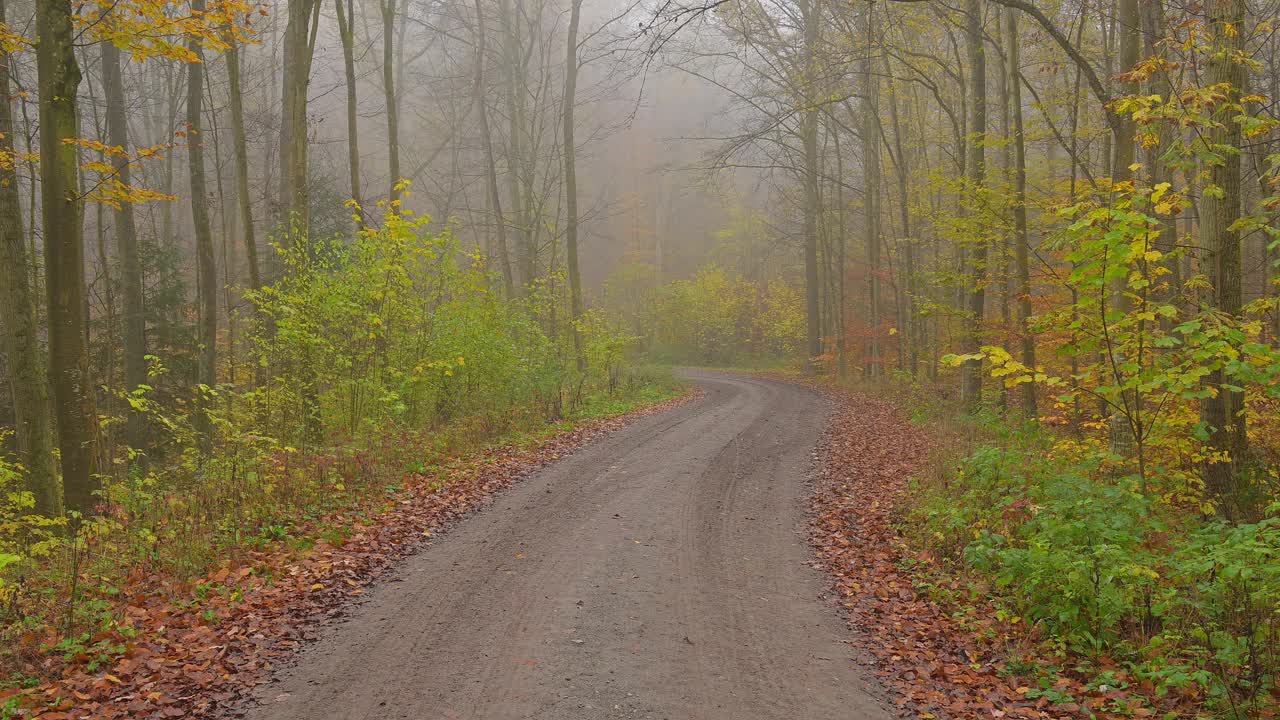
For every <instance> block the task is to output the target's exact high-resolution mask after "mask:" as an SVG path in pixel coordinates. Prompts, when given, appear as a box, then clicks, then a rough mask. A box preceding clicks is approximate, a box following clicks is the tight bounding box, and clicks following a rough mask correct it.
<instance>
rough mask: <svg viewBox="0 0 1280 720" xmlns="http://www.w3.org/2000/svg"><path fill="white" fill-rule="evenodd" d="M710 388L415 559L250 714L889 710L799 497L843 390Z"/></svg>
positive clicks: (716, 380)
mask: <svg viewBox="0 0 1280 720" xmlns="http://www.w3.org/2000/svg"><path fill="white" fill-rule="evenodd" d="M688 375H689V377H690V378H691V379H693V380H694V381H695V382H697V383H698V384H699V385H700V386H701V387H702V388H703V389H704V390H705V391H706V395H705V397H704V398H703V399H701V400H699V401H697V402H693V403H689V404H686V405H683V406H680V407H677V408H676V409H674V410H672V411H670V412H668V413H664V414H662V415H658V416H655V417H651V418H647V419H644V420H641V421H639V422H637V423H635V424H634V425H632V426H630V427H628V428H625V429H623V430H621V431H619V432H617V433H615V434H613V435H611V436H609V437H607V438H605V439H603V440H601V441H599V442H597V443H594V444H592V445H591V446H589V447H587V448H584V449H583V450H581V451H580V452H578V453H575V454H574V455H572V456H570V457H568V458H566V459H564V460H561V461H560V462H558V463H556V464H554V465H552V466H549V467H547V468H544V469H543V470H540V471H538V472H537V473H535V474H533V475H532V476H530V477H528V478H526V479H525V480H524V481H522V482H521V483H520V484H519V485H517V486H516V487H514V488H513V489H511V490H510V491H508V492H507V493H505V494H504V495H503V496H502V497H501V498H500V499H499V500H498V501H497V502H495V503H493V504H492V505H491V506H490V507H488V508H486V509H484V510H482V511H480V512H478V513H476V514H475V515H474V516H473V517H471V518H469V519H468V520H467V521H466V522H464V523H462V524H461V525H459V526H458V527H457V528H455V529H454V530H452V531H450V532H449V533H448V534H447V535H445V536H444V537H443V538H441V539H439V540H437V541H436V542H435V543H434V544H433V546H432V547H429V548H426V549H424V550H423V552H421V553H419V554H417V555H415V556H413V557H411V558H409V559H408V560H406V561H405V562H404V564H403V566H402V568H401V569H400V572H399V573H398V575H397V577H396V578H395V580H394V581H391V582H385V583H382V584H381V585H379V586H377V587H376V588H375V589H374V590H373V591H372V592H371V593H370V595H371V597H370V599H369V601H368V602H367V603H366V604H364V605H362V606H360V607H359V608H357V609H356V610H355V611H354V612H353V613H352V615H351V616H350V617H349V618H348V619H347V620H345V621H344V622H342V623H339V624H337V625H335V626H333V627H330V628H328V629H327V630H326V631H325V632H324V633H322V637H321V639H320V641H319V642H317V643H316V644H315V645H313V646H311V647H310V648H308V649H307V650H306V651H304V653H303V654H302V655H301V657H300V659H299V662H298V663H297V665H296V666H295V667H293V668H290V669H288V670H286V671H284V672H282V673H281V675H280V678H279V679H278V680H277V681H276V682H274V683H272V684H270V685H268V686H264V687H263V688H261V689H260V692H259V693H258V699H259V701H260V702H261V705H260V706H259V707H257V708H255V709H253V710H251V711H250V713H249V717H250V718H251V719H252V720H303V719H304V718H305V719H306V720H311V719H313V718H326V719H332V720H357V719H360V720H363V719H372V718H378V719H379V720H382V719H384V718H416V719H435V718H440V719H445V718H466V719H468V720H507V719H513V720H514V719H515V718H522V719H523V718H529V719H537V720H553V719H554V720H579V719H581V720H585V719H586V718H614V717H617V718H649V719H654V720H657V719H667V720H677V719H685V718H688V719H691V720H692V719H695V718H696V719H698V720H729V719H730V718H732V719H733V720H746V719H750V720H770V719H777V720H784V719H785V720H793V719H801V718H803V719H806V720H822V719H825V718H855V719H858V720H862V719H866V720H886V719H887V718H889V717H890V714H889V713H888V712H887V711H886V710H884V709H883V708H882V707H881V706H880V705H879V704H878V703H877V702H876V700H875V699H874V698H873V696H872V695H871V693H870V692H869V691H868V690H867V689H866V684H867V682H868V681H867V680H866V677H865V675H864V673H863V671H862V670H861V669H860V668H859V667H857V666H856V664H855V663H854V660H853V657H852V653H851V651H850V649H849V647H848V646H847V645H845V644H844V643H843V638H844V637H845V636H846V631H845V630H844V627H843V623H842V622H841V620H840V619H839V617H838V615H837V614H836V613H834V612H832V611H831V609H830V608H828V607H825V606H824V605H823V603H822V602H821V601H820V600H819V597H820V596H821V594H822V593H823V591H824V581H823V579H822V577H821V576H820V575H819V573H817V572H816V571H814V570H813V569H812V568H810V567H809V563H810V562H811V555H810V554H809V550H808V548H807V546H806V537H807V527H808V526H807V520H806V517H805V514H804V507H805V502H806V497H807V495H808V492H809V490H808V485H807V483H806V479H807V477H808V475H809V473H810V471H811V465H812V457H813V451H814V447H815V444H816V441H817V438H818V435H819V433H820V431H821V428H822V426H823V423H824V420H825V417H826V414H827V403H826V401H825V400H823V399H822V398H821V397H820V396H818V395H817V394H816V393H814V392H812V391H810V390H808V389H805V388H801V387H798V386H794V385H789V384H786V383H779V382H774V381H770V380H762V379H756V378H745V377H737V376H728V375H722V374H716V373H708V372H690V373H688Z"/></svg>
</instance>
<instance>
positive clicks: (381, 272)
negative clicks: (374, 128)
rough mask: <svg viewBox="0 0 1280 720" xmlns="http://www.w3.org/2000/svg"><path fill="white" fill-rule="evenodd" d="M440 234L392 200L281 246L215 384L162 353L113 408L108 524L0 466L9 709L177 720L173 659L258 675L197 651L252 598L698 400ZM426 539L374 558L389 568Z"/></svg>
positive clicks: (19, 470) (224, 675) (617, 337)
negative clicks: (343, 233) (189, 375)
mask: <svg viewBox="0 0 1280 720" xmlns="http://www.w3.org/2000/svg"><path fill="white" fill-rule="evenodd" d="M429 223H430V220H429V219H427V218H425V217H424V218H421V219H419V218H412V217H411V216H410V215H409V214H408V213H403V214H402V213H399V212H395V211H391V212H388V214H387V215H386V217H385V218H384V220H383V222H382V224H381V226H379V227H376V228H373V227H370V228H367V229H366V230H364V231H362V232H360V233H358V234H357V235H356V236H355V237H354V238H351V239H340V240H334V241H323V240H322V241H312V240H310V239H309V238H306V237H302V236H300V235H296V236H294V237H290V238H288V239H287V242H285V243H282V244H281V245H279V246H278V248H279V262H280V264H281V265H283V266H284V267H285V268H286V272H284V273H282V276H281V277H280V278H279V279H278V280H277V281H276V282H274V283H273V284H271V285H264V286H262V287H261V288H260V289H258V290H253V291H248V292H247V293H246V294H247V296H248V297H249V299H250V300H251V301H252V307H251V309H250V310H249V311H248V313H246V316H245V317H241V318H240V319H239V327H240V328H243V330H242V333H243V334H242V336H241V337H240V338H235V337H234V335H232V336H227V337H223V338H220V343H219V344H220V345H221V346H222V349H223V350H224V355H223V357H225V358H227V359H226V360H225V361H224V364H223V365H222V367H220V368H219V372H218V377H219V378H220V382H219V383H218V384H217V385H214V386H210V385H197V386H196V387H195V389H194V392H193V391H192V390H191V389H190V385H189V384H188V383H187V381H186V380H185V379H184V378H181V377H179V378H173V377H172V375H171V371H170V369H169V368H168V367H166V366H165V364H164V361H162V359H161V358H159V357H157V356H151V357H150V358H149V362H150V367H151V370H150V376H149V378H148V382H147V383H146V384H143V385H140V386H139V387H137V388H136V389H134V390H133V391H131V392H128V393H123V392H121V393H119V394H118V395H117V396H116V397H115V398H114V400H115V402H112V403H108V404H107V405H106V407H107V408H109V409H112V408H114V409H115V411H116V412H115V413H112V412H110V411H108V412H107V414H105V415H103V416H102V418H101V426H102V436H101V438H102V441H101V444H100V447H99V448H98V452H99V453H100V454H101V456H102V462H101V465H100V467H101V468H102V470H101V471H100V472H99V473H98V474H97V475H96V476H95V478H94V479H95V482H96V483H97V485H98V487H97V488H96V489H95V490H94V497H95V498H96V500H95V505H94V507H93V508H92V512H91V513H79V512H69V513H67V514H65V515H61V516H57V517H52V518H51V517H48V516H45V515H42V514H38V513H33V512H30V509H31V508H32V507H33V506H35V504H36V502H37V500H36V495H37V492H35V491H33V485H32V484H31V478H30V476H29V475H28V473H27V472H26V469H25V468H23V467H22V466H20V465H17V464H16V463H11V462H9V461H5V462H4V463H3V464H0V491H3V493H4V497H5V502H4V503H0V708H3V710H0V717H9V716H12V715H14V714H15V713H17V712H19V709H20V708H24V709H23V710H22V712H26V711H27V710H37V709H43V710H45V711H47V712H46V713H45V714H43V715H40V717H44V718H57V717H60V716H61V715H58V714H57V713H65V712H67V711H66V709H65V707H71V706H74V705H75V704H76V703H78V702H94V703H98V704H97V705H95V706H94V709H93V712H107V710H108V709H110V711H111V712H115V713H116V715H115V716H118V717H143V716H151V715H150V714H142V715H140V714H131V713H134V712H135V711H136V712H142V711H141V710H138V709H137V707H135V701H136V702H142V703H143V704H144V705H146V706H147V708H146V710H147V713H159V715H156V716H157V717H167V716H170V714H171V713H168V711H172V710H177V709H178V708H183V707H185V704H186V703H187V701H189V700H190V698H191V697H193V696H191V695H190V694H189V696H188V697H187V698H186V700H183V699H182V698H181V697H180V696H177V695H174V694H173V693H172V692H170V691H168V690H164V689H157V690H151V689H149V688H150V685H149V683H155V682H159V683H161V684H163V682H164V678H165V677H166V674H171V673H174V672H178V673H179V674H181V675H186V676H190V677H189V678H188V681H187V682H188V685H187V686H184V687H187V690H190V689H191V687H192V686H190V682H195V683H196V685H198V686H200V689H201V693H202V694H201V697H202V698H203V700H202V702H205V703H207V702H209V698H210V697H212V696H211V695H210V691H211V689H214V688H216V686H218V685H219V683H223V682H229V680H228V678H230V677H231V676H233V675H235V674H237V673H238V672H240V671H241V670H242V669H245V668H241V667H240V666H239V665H237V664H236V662H235V660H234V659H233V658H226V657H224V656H223V655H222V654H219V655H218V656H217V657H215V658H210V657H207V656H205V655H201V654H199V653H198V650H199V647H193V646H192V643H195V644H197V645H200V644H201V643H207V644H208V646H209V647H215V648H216V647H222V648H224V649H225V648H226V647H228V646H227V645H226V644H225V643H222V642H220V641H219V642H215V641H214V640H213V639H212V638H215V637H218V638H222V637H224V636H225V637H230V636H238V634H239V633H243V632H248V630H247V629H246V626H244V625H243V624H239V620H237V618H242V617H243V616H244V613H246V612H248V613H250V614H252V613H254V612H257V611H256V610H254V609H253V608H254V607H256V606H252V605H249V606H246V605H244V604H243V603H245V602H246V601H245V598H246V597H247V595H246V593H248V592H249V588H250V587H254V588H258V589H261V588H263V587H274V586H275V585H276V584H277V583H279V582H292V581H293V580H294V579H295V578H296V576H297V574H298V568H299V567H300V566H304V565H309V564H311V563H314V562H316V559H315V558H316V557H317V553H319V554H321V555H324V554H326V553H333V552H341V549H342V548H344V547H346V546H347V544H348V543H350V542H351V541H352V539H353V538H357V537H367V536H368V534H369V533H368V528H370V527H380V526H381V524H382V523H383V522H384V520H383V516H384V515H385V514H387V513H389V512H391V513H396V512H399V511H400V510H402V509H406V510H414V509H415V508H417V511H415V512H414V513H410V514H411V515H414V517H413V518H410V519H411V520H413V522H416V523H417V524H416V525H415V526H414V527H416V531H417V532H418V533H419V534H421V532H423V531H424V530H425V529H427V528H428V527H430V526H432V525H435V524H437V523H439V522H441V521H442V520H444V519H447V517H449V516H452V515H454V514H457V513H458V512H461V510H464V509H466V508H467V507H470V506H472V505H473V504H475V503H476V502H478V501H480V500H481V499H482V498H483V496H486V495H487V494H489V493H491V492H493V491H495V490H496V489H500V487H501V486H503V484H504V483H508V482H510V481H511V479H512V478H514V477H516V476H518V475H519V474H521V473H522V472H524V471H526V470H527V469H529V468H531V467H535V466H536V465H538V464H541V463H543V462H547V461H549V460H551V459H554V458H555V457H558V455H559V454H560V453H562V452H564V451H567V450H568V449H570V448H571V447H572V446H573V445H574V444H575V443H577V442H580V441H582V440H583V439H584V438H585V437H588V436H591V435H593V434H595V433H598V432H599V431H600V430H601V429H603V428H608V427H613V426H616V423H612V421H611V419H612V418H619V417H622V416H625V415H627V414H628V413H634V412H636V411H638V410H641V409H643V408H646V407H651V406H655V405H659V404H661V403H663V402H665V401H668V400H670V399H672V398H674V397H677V396H680V395H681V394H683V393H684V392H685V390H684V387H683V386H682V385H681V384H680V383H679V382H677V381H676V380H675V378H674V377H673V376H672V375H671V373H670V372H669V371H668V370H665V369H662V368H658V367H649V366H641V365H637V364H636V363H635V362H634V361H633V360H632V359H631V358H632V355H633V353H632V352H631V351H630V349H629V348H631V347H632V345H634V342H635V339H634V338H631V337H629V336H627V335H625V334H623V333H621V332H620V331H618V330H616V329H615V327H614V326H613V325H611V324H610V323H608V322H606V321H605V320H604V318H603V317H602V316H601V315H599V314H598V313H592V312H586V313H583V314H582V315H581V316H580V317H579V318H578V319H577V321H576V322H573V323H567V322H565V320H564V319H563V318H561V319H560V320H558V321H557V319H556V317H555V314H556V311H557V309H558V307H559V306H558V303H559V302H560V297H559V293H562V292H563V288H564V286H563V283H561V284H560V285H559V286H558V287H557V285H556V278H554V277H553V278H550V279H549V280H548V281H547V283H544V284H540V285H539V286H537V287H532V288H530V289H529V290H528V292H527V293H526V294H525V295H524V296H523V297H522V298H520V299H518V300H514V301H508V300H506V299H504V298H502V297H501V296H499V295H498V294H496V293H494V292H492V291H491V290H490V287H491V284H490V277H489V274H488V270H487V269H486V268H485V266H484V263H483V260H482V259H481V258H480V257H479V256H478V255H475V254H471V253H468V252H466V251H465V250H464V249H463V248H461V247H460V246H459V244H458V243H457V242H456V241H455V240H454V238H453V237H452V235H451V234H450V233H449V232H448V231H447V230H446V231H443V232H441V231H439V230H436V229H434V228H430V227H429ZM232 327H233V328H235V327H236V325H235V324H233V325H232ZM233 343H237V344H238V347H237V345H235V344H233ZM177 374H180V373H177ZM135 423H136V424H139V425H142V426H144V427H145V437H146V438H147V440H146V443H145V445H134V444H132V443H131V442H130V441H129V438H130V437H137V435H134V434H132V432H134V431H135V428H134V427H133V425H134V424H135ZM611 423H612V424H611ZM34 489H35V490H38V486H36V487H35V488H34ZM423 498H426V500H425V501H423V500H422V499H423ZM420 501H423V502H426V505H423V506H419V505H418V504H415V503H419V502H420ZM402 506H403V507H402ZM441 513H443V514H441ZM401 535H403V533H401ZM413 539H415V538H413V537H399V538H398V539H396V540H394V541H393V542H376V543H374V544H373V545H372V546H370V545H368V543H367V542H365V543H363V544H358V545H356V546H355V547H356V548H357V550H356V554H357V555H359V556H360V557H361V558H362V559H361V560H360V562H361V563H362V564H363V565H362V567H363V566H365V565H367V566H369V567H374V566H378V567H380V566H382V565H384V564H385V563H386V562H387V561H388V560H387V558H391V557H395V556H397V555H398V554H401V553H403V552H406V551H407V549H408V548H410V547H411V543H409V544H407V543H408V541H409V540H413ZM419 539H420V538H419ZM373 556H377V558H378V559H375V558H373ZM347 580H349V581H350V583H347V584H348V585H350V587H349V588H347V589H358V585H359V584H361V583H363V582H365V579H361V578H347ZM345 582H347V581H344V583H345ZM315 585H316V587H312V586H311V585H307V586H306V587H305V588H301V589H299V588H297V587H294V588H293V591H301V592H303V594H306V593H307V592H312V591H314V592H319V591H321V590H322V589H323V588H326V587H328V582H327V581H325V580H321V581H317V582H316V583H315ZM289 587H292V585H289ZM271 592H272V593H274V594H272V595H271V596H272V597H277V598H279V597H283V596H281V595H280V592H281V591H279V590H275V591H271ZM287 594H288V593H285V595H287ZM228 623H230V625H229V626H228ZM251 624H252V623H251ZM179 627H180V628H183V631H182V632H183V633H187V634H175V633H177V632H178V631H177V630H176V629H175V628H179ZM190 633H195V635H190ZM259 634H261V633H259ZM246 658H247V659H245V660H244V662H243V663H241V664H243V665H245V666H247V669H248V670H249V671H252V670H254V669H255V663H256V662H257V660H256V658H254V657H249V656H246ZM210 662H213V664H214V665H216V666H218V667H220V668H223V669H222V670H217V669H211V668H212V667H213V666H211V665H210ZM191 677H194V678H195V680H194V681H191ZM200 678H204V680H201V679H200ZM206 681H207V682H206ZM33 698H38V700H37V701H36V702H35V704H34V705H32V704H31V701H32V699H33ZM108 698H110V700H109V701H108V700H107V699H108ZM214 700H216V698H214ZM68 703H70V705H68ZM166 708H167V710H166ZM49 712H53V713H55V714H52V715H51V714H49ZM167 713H168V714H167ZM19 716H25V715H19ZM66 716H67V717H73V716H74V717H79V716H80V715H66ZM97 716H103V715H95V717H97Z"/></svg>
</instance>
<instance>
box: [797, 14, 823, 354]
mask: <svg viewBox="0 0 1280 720" xmlns="http://www.w3.org/2000/svg"><path fill="white" fill-rule="evenodd" d="M800 12H801V14H802V15H803V18H804V59H805V63H804V64H805V72H806V73H810V77H811V78H812V77H813V75H812V73H814V72H815V71H816V69H817V45H818V33H819V29H820V24H821V22H822V18H821V13H820V12H819V8H818V2H817V0H804V1H803V2H801V3H800ZM812 82H813V81H812V79H810V80H808V81H807V84H806V88H805V90H806V91H805V94H804V96H803V97H802V98H800V101H801V103H802V104H803V106H802V108H801V120H800V140H801V143H802V144H803V146H804V167H803V170H802V172H803V176H804V177H803V181H804V281H805V319H806V323H805V328H806V333H805V334H806V338H807V344H806V347H807V350H808V357H809V364H810V368H811V369H812V368H813V363H814V361H815V360H816V359H817V358H818V357H819V356H821V355H822V319H821V317H820V312H821V308H820V307H819V305H820V300H821V298H820V296H819V293H820V292H821V288H819V285H818V212H819V210H820V208H819V207H818V112H817V109H816V108H815V107H813V105H814V104H815V100H816V98H815V94H814V92H813V89H812V87H811V85H812Z"/></svg>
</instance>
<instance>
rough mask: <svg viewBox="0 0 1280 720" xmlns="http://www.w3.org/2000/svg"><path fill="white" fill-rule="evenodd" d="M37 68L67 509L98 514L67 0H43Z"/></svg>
mask: <svg viewBox="0 0 1280 720" xmlns="http://www.w3.org/2000/svg"><path fill="white" fill-rule="evenodd" d="M35 7H36V38H37V41H38V43H37V45H36V68H37V77H38V85H39V103H40V158H41V162H40V183H41V185H40V206H41V225H42V228H43V232H44V266H45V276H46V281H45V288H46V293H47V295H48V313H49V379H50V383H51V384H52V388H53V400H54V417H55V419H56V421H57V428H58V450H59V453H60V455H61V459H62V487H63V499H64V503H65V505H66V508H67V509H68V510H73V511H76V512H79V513H81V514H85V515H87V514H90V513H92V512H93V509H94V506H95V504H96V500H95V499H94V495H95V493H97V491H98V488H99V480H98V477H97V471H98V410H97V405H96V403H95V401H94V396H93V393H94V385H93V379H92V377H91V376H90V374H89V355H88V348H87V341H86V335H87V333H86V330H85V325H86V317H85V286H84V237H83V228H82V227H81V217H82V213H83V209H84V205H83V198H82V197H81V194H80V183H79V170H80V168H79V162H78V158H77V154H78V153H77V148H76V145H74V144H73V143H70V142H67V141H71V140H74V139H75V138H76V137H77V136H78V134H79V133H78V132H77V117H76V94H77V92H78V91H79V87H80V66H79V64H78V63H77V61H76V55H75V46H74V42H73V39H74V33H75V29H74V27H73V26H72V9H71V3H70V2H69V1H68V0H37V2H36V6H35Z"/></svg>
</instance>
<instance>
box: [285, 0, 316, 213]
mask: <svg viewBox="0 0 1280 720" xmlns="http://www.w3.org/2000/svg"><path fill="white" fill-rule="evenodd" d="M287 12H288V14H289V20H288V23H287V24H286V25H285V31H284V66H283V81H282V83H281V93H280V98H281V107H282V113H281V119H280V193H279V198H280V200H279V207H280V222H281V224H282V226H283V227H284V228H285V230H286V231H287V233H288V234H289V235H290V236H292V235H293V234H294V233H297V234H299V235H301V236H304V237H305V236H306V235H307V234H309V232H310V228H311V193H310V188H309V185H308V162H307V159H308V153H307V149H308V145H309V142H308V137H307V88H308V87H309V86H310V84H311V61H312V58H313V57H314V56H315V47H316V32H317V30H318V28H319V25H320V2H319V0H288V3H287Z"/></svg>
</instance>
